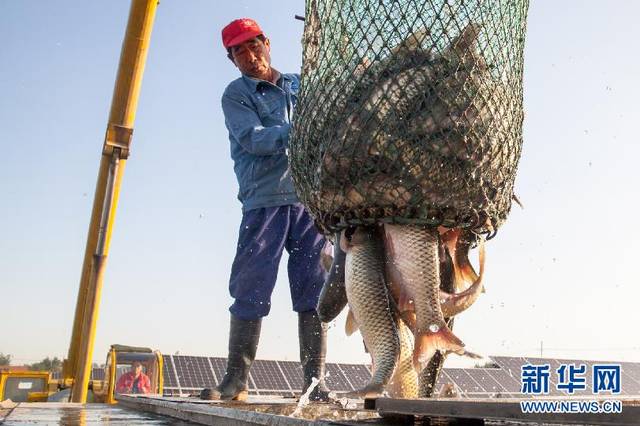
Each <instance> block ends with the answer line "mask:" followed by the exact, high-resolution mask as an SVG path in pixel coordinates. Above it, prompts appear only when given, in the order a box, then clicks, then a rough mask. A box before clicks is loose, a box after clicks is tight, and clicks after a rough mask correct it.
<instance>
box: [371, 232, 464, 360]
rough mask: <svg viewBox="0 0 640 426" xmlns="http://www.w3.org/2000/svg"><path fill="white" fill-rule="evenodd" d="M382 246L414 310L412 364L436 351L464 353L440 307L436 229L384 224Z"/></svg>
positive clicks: (462, 346)
mask: <svg viewBox="0 0 640 426" xmlns="http://www.w3.org/2000/svg"><path fill="white" fill-rule="evenodd" d="M384 229H385V235H386V237H385V249H386V250H387V252H388V253H389V256H390V257H391V259H392V265H391V266H392V267H393V268H395V274H397V276H398V277H399V278H398V279H399V280H400V282H401V287H402V290H403V292H404V293H406V296H405V297H401V300H410V301H412V302H413V309H414V311H415V316H416V320H415V329H414V335H415V347H414V352H413V364H414V367H415V368H416V370H417V371H421V370H422V369H423V368H424V367H426V365H427V364H428V362H429V360H430V359H431V358H432V357H433V355H434V354H435V353H436V351H441V352H444V353H448V352H455V353H458V354H461V355H462V354H465V353H466V352H465V350H464V343H462V341H461V340H460V339H459V338H458V337H456V336H455V335H454V334H453V333H452V332H451V330H449V327H447V324H446V322H445V319H444V316H443V315H442V310H441V307H440V270H439V267H440V264H439V259H438V244H439V237H438V231H437V230H436V229H431V228H427V227H424V226H418V225H393V224H385V225H384Z"/></svg>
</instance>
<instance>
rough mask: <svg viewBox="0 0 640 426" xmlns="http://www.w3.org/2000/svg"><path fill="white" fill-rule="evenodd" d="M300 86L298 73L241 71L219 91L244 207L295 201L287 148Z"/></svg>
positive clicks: (239, 195) (240, 196)
mask: <svg viewBox="0 0 640 426" xmlns="http://www.w3.org/2000/svg"><path fill="white" fill-rule="evenodd" d="M299 87H300V76H299V75H298V74H282V75H281V77H280V79H279V80H278V83H277V84H272V83H270V82H267V81H264V80H257V79H253V78H250V77H247V76H245V75H243V76H242V77H240V78H238V79H237V80H234V81H232V82H231V83H230V84H229V86H227V88H226V90H225V91H224V94H223V95H222V110H223V111H224V118H225V124H226V126H227V129H228V130H229V142H230V143H231V158H232V159H233V161H234V167H233V168H234V171H235V173H236V177H237V179H238V185H239V187H240V190H239V192H238V199H239V200H240V202H241V203H242V210H243V211H248V210H253V209H257V208H261V207H275V206H284V205H288V204H294V203H297V202H298V197H297V195H296V192H295V190H294V188H293V182H292V181H291V172H290V171H289V161H288V159H287V152H286V150H287V148H288V146H289V130H290V128H291V119H292V115H293V110H294V108H295V106H296V96H297V94H298V89H299Z"/></svg>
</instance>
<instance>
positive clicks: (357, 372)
mask: <svg viewBox="0 0 640 426" xmlns="http://www.w3.org/2000/svg"><path fill="white" fill-rule="evenodd" d="M338 366H339V367H340V371H341V372H342V374H344V376H345V377H346V378H347V379H348V380H349V383H351V385H352V386H353V388H354V389H360V388H363V387H364V386H365V385H366V384H367V383H369V380H371V371H370V370H369V367H367V366H366V365H362V364H338Z"/></svg>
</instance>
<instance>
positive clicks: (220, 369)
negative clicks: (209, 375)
mask: <svg viewBox="0 0 640 426" xmlns="http://www.w3.org/2000/svg"><path fill="white" fill-rule="evenodd" d="M209 362H210V363H211V366H212V367H213V372H214V373H215V375H216V378H217V379H218V380H217V381H216V385H218V384H220V382H221V381H222V378H223V377H224V373H225V371H226V370H227V359H226V358H218V357H209Z"/></svg>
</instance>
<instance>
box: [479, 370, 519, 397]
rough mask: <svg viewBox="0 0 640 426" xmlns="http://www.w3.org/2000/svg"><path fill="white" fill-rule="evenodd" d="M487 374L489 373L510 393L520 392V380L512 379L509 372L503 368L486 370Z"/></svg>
mask: <svg viewBox="0 0 640 426" xmlns="http://www.w3.org/2000/svg"><path fill="white" fill-rule="evenodd" d="M487 374H488V375H490V376H491V377H492V378H493V379H494V380H495V381H496V382H498V383H500V385H501V386H502V387H503V388H504V389H505V391H507V392H510V393H520V391H521V390H522V386H521V384H520V380H516V379H514V378H513V377H512V376H511V375H510V374H509V373H507V372H506V371H504V370H493V369H492V370H487Z"/></svg>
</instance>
